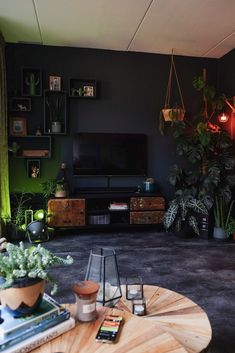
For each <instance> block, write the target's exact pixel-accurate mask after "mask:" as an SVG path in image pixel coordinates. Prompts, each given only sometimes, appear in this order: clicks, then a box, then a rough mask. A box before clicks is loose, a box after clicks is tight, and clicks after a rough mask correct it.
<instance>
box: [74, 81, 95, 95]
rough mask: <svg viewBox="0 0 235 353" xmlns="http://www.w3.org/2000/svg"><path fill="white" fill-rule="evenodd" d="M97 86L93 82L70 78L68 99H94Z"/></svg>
mask: <svg viewBox="0 0 235 353" xmlns="http://www.w3.org/2000/svg"><path fill="white" fill-rule="evenodd" d="M96 93H97V84H96V81H95V80H87V79H78V78H71V79H70V80H69V97H70V98H84V99H87V98H89V99H92V98H93V99H94V98H96Z"/></svg>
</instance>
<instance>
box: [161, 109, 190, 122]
mask: <svg viewBox="0 0 235 353" xmlns="http://www.w3.org/2000/svg"><path fill="white" fill-rule="evenodd" d="M162 114H163V117H164V120H165V121H182V120H184V115H185V110H184V109H183V108H175V109H162Z"/></svg>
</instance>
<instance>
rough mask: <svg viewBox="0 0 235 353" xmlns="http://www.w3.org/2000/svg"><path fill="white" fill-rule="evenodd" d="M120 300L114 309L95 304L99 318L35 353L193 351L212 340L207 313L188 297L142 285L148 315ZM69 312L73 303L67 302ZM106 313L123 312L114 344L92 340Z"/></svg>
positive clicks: (117, 313)
mask: <svg viewBox="0 0 235 353" xmlns="http://www.w3.org/2000/svg"><path fill="white" fill-rule="evenodd" d="M122 289H123V296H122V299H121V300H120V301H119V302H118V303H117V305H116V307H115V308H107V307H98V308H97V313H98V318H97V320H96V321H94V322H91V323H80V322H78V323H77V324H76V327H75V328H74V329H72V330H70V331H68V332H66V333H65V334H63V335H61V336H59V337H57V338H55V339H54V340H52V341H50V342H47V343H45V344H43V345H42V346H41V347H39V348H37V349H35V350H33V352H34V353H56V352H62V353H99V352H100V353H101V352H102V353H106V352H107V353H112V352H113V353H186V352H190V353H196V352H202V351H203V350H204V349H205V348H206V347H207V346H208V344H209V342H210V340H211V326H210V322H209V320H208V317H207V315H206V313H205V312H204V311H203V310H202V309H201V308H200V307H199V306H198V305H197V304H195V303H194V302H193V301H192V300H190V299H188V298H187V297H185V296H183V295H181V294H179V293H176V292H173V291H170V290H168V289H164V288H160V287H156V286H147V285H146V286H144V295H145V299H146V304H147V316H144V317H140V316H135V315H132V314H131V302H130V301H127V300H126V299H125V288H124V287H122ZM66 306H67V307H68V308H69V309H70V311H71V314H72V315H75V311H76V306H75V305H74V304H69V305H66ZM106 314H115V315H122V316H123V317H124V325H123V327H122V331H121V333H120V337H119V341H118V342H117V343H115V344H107V343H98V342H96V340H95V336H96V333H97V331H98V329H99V326H100V324H101V321H102V320H103V317H104V316H105V315H106Z"/></svg>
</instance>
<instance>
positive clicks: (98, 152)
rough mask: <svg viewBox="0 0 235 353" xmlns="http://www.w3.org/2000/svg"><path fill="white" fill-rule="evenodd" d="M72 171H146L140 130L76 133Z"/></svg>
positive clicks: (127, 172)
mask: <svg viewBox="0 0 235 353" xmlns="http://www.w3.org/2000/svg"><path fill="white" fill-rule="evenodd" d="M73 172H74V175H97V176H98V175H104V176H105V175H117V176H118V175H119V176H125V175H126V176H128V175H130V176H131V175H136V176H137V175H139V176H144V175H147V136H146V135H144V134H110V133H78V134H76V135H75V136H74V140H73Z"/></svg>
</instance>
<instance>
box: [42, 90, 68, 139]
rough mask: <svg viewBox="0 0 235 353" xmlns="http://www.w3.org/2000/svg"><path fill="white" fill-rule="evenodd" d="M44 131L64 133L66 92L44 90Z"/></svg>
mask: <svg viewBox="0 0 235 353" xmlns="http://www.w3.org/2000/svg"><path fill="white" fill-rule="evenodd" d="M44 132H45V133H47V134H48V133H52V134H61V133H62V134H65V133H66V92H65V91H54V90H53V91H52V90H51V91H50V90H45V91H44Z"/></svg>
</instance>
